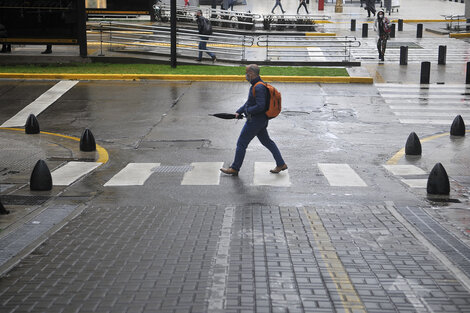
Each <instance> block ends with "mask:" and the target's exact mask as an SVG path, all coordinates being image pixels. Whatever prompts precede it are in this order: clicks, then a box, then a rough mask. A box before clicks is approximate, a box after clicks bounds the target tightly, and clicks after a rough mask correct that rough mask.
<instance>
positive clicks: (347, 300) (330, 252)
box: [304, 208, 366, 313]
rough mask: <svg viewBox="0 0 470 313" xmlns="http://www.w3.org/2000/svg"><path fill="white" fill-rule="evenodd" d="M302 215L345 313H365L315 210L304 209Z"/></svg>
mask: <svg viewBox="0 0 470 313" xmlns="http://www.w3.org/2000/svg"><path fill="white" fill-rule="evenodd" d="M304 213H305V215H306V216H307V218H308V221H309V224H310V229H311V230H312V233H313V238H314V240H315V243H316V245H317V247H318V250H319V251H320V254H321V257H322V259H323V262H324V263H325V266H326V269H327V270H328V274H329V275H330V278H331V280H332V281H333V283H334V284H335V287H336V291H337V292H338V295H339V296H340V299H341V304H342V305H343V308H344V310H345V311H346V312H364V313H365V312H366V308H365V306H364V304H363V303H362V301H361V298H359V295H358V294H357V292H356V289H355V288H354V285H353V284H352V282H351V280H350V279H349V275H348V273H347V272H346V269H345V268H344V266H343V263H342V262H341V260H340V258H339V257H338V254H337V253H336V250H335V247H334V246H333V244H332V242H331V240H330V237H329V236H328V232H327V230H326V229H325V227H324V226H323V223H322V221H321V219H320V217H319V216H318V214H317V212H316V211H315V209H313V208H312V209H309V210H308V211H307V209H306V208H304Z"/></svg>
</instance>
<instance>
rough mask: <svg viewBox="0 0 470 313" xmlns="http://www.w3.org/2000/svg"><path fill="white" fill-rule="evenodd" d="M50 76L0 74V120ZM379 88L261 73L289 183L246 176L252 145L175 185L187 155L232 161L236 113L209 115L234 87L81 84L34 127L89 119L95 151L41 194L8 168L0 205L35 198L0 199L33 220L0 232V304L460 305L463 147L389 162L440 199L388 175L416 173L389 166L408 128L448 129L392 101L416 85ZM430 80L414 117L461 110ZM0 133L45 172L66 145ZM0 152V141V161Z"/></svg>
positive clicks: (464, 281) (202, 307)
mask: <svg viewBox="0 0 470 313" xmlns="http://www.w3.org/2000/svg"><path fill="white" fill-rule="evenodd" d="M55 83H56V81H9V80H5V81H2V82H1V92H2V98H1V99H2V100H1V101H2V103H1V104H2V108H3V109H2V111H1V112H0V121H5V120H7V119H8V118H10V117H11V115H12V114H14V113H15V112H17V111H19V109H20V108H22V107H23V106H24V105H25V104H27V103H29V102H31V101H32V100H33V99H35V98H36V97H38V96H39V95H41V94H42V93H43V92H44V91H46V90H47V89H48V88H50V87H51V86H53V85H54V84H55ZM394 86H395V85H393V84H378V85H376V86H375V85H372V86H368V85H354V84H351V85H334V84H333V85H332V84H286V83H284V84H276V87H278V88H279V89H280V90H281V91H282V93H283V101H284V111H283V113H282V114H281V116H279V117H278V118H276V119H274V120H272V121H271V122H270V127H269V130H270V134H271V136H272V137H273V139H274V140H275V141H276V143H277V144H278V145H279V147H280V149H281V151H282V153H283V156H284V158H285V159H286V160H287V162H288V164H289V170H288V172H289V173H288V174H289V180H290V184H291V185H290V187H276V186H271V185H266V186H259V185H256V184H255V183H254V182H255V178H257V175H260V174H258V173H256V166H257V165H256V164H257V162H261V161H263V162H266V161H270V160H271V156H270V155H269V153H267V151H265V149H264V148H263V147H262V146H261V145H260V144H259V143H258V142H257V141H256V140H254V141H253V142H252V144H251V145H250V148H249V150H248V152H247V157H246V159H245V163H244V166H243V168H242V171H241V172H240V176H239V177H227V176H220V182H219V184H218V185H212V186H207V185H193V186H191V185H182V179H183V176H184V175H185V174H186V171H188V170H190V169H192V166H191V164H193V162H224V163H225V165H228V164H229V162H230V161H231V160H232V158H233V153H234V147H235V142H236V139H237V136H238V133H239V131H240V129H241V127H242V125H243V121H239V122H236V121H226V120H219V119H215V118H213V117H210V116H208V115H207V114H208V113H213V112H223V111H227V112H231V111H233V109H234V108H237V107H238V106H239V105H240V104H241V103H242V102H243V101H244V99H245V97H246V95H247V90H248V85H247V84H246V83H202V82H201V83H196V82H129V81H127V82H106V81H102V82H87V81H84V82H79V83H78V84H77V85H76V86H75V87H73V88H72V89H71V90H70V91H68V92H67V93H66V94H64V95H63V96H62V97H61V98H60V99H59V100H57V101H56V102H55V103H54V104H52V105H51V106H50V107H49V108H48V109H47V110H46V111H44V112H43V113H41V114H40V115H39V121H40V123H41V125H42V128H43V129H45V130H48V131H50V132H53V133H59V134H68V135H71V136H75V137H79V136H80V134H81V132H82V131H83V129H84V128H85V127H89V128H90V129H91V130H92V131H93V133H94V134H95V136H96V139H97V142H98V143H99V144H100V145H102V146H103V147H105V148H106V149H107V150H108V152H109V154H110V159H109V162H107V163H106V164H105V165H103V166H101V167H99V168H98V169H96V170H95V171H93V172H92V173H91V174H89V175H87V176H85V177H82V178H81V179H79V180H78V181H76V182H74V183H73V184H71V185H69V186H63V187H60V188H59V187H54V189H53V191H52V192H50V193H47V192H46V193H38V192H35V193H31V192H30V191H29V188H28V185H27V183H28V174H27V173H28V169H29V168H28V166H24V169H23V171H22V172H20V173H15V172H13V170H14V169H15V166H18V165H19V164H21V162H16V163H15V162H11V163H9V164H8V168H9V169H10V170H12V172H11V173H10V174H9V175H6V176H2V177H1V181H0V184H1V186H2V189H1V190H2V191H1V196H0V199H1V198H2V197H5V196H10V199H14V198H13V197H12V196H13V195H18V196H22V197H23V198H26V197H28V196H29V197H32V196H36V197H42V202H41V203H37V204H36V205H23V207H21V208H20V207H19V206H16V207H15V206H14V205H11V204H10V205H6V206H7V208H8V209H10V210H12V214H17V212H19V211H20V210H27V209H28V208H29V209H30V210H32V211H33V213H32V214H31V215H29V216H27V215H26V219H23V220H22V221H17V223H16V224H15V225H12V227H6V228H5V229H3V231H2V232H0V235H1V236H2V240H1V242H2V243H1V246H2V250H1V251H2V257H4V258H5V259H7V258H8V255H10V254H15V253H17V251H18V250H21V247H20V246H19V244H21V243H23V246H27V247H26V249H24V250H23V251H21V252H20V253H19V255H18V257H17V258H16V259H10V260H9V261H7V262H8V264H6V265H5V266H2V270H3V271H4V275H3V277H2V278H0V299H1V300H2V301H1V302H0V305H1V308H2V312H3V311H5V312H23V311H34V312H121V311H123V312H245V311H246V312H253V311H256V312H313V311H315V312H316V311H319V312H345V311H349V312H353V311H358V312H467V311H468V310H469V309H470V303H469V302H470V301H469V299H470V298H469V296H468V295H469V291H468V289H467V287H468V286H469V285H468V277H467V276H466V274H465V273H466V271H468V259H469V257H470V256H469V255H468V250H469V247H470V245H469V242H470V240H469V237H468V223H467V222H465V219H466V221H468V207H469V206H468V194H469V186H470V179H468V177H470V174H469V172H468V166H467V164H468V162H467V160H468V149H469V147H468V144H467V143H466V141H465V138H461V139H460V140H458V139H455V140H451V139H450V138H449V137H448V136H441V137H439V138H437V139H435V140H430V141H429V142H426V143H423V151H424V153H423V156H422V157H421V158H414V159H409V158H404V157H403V158H401V159H400V160H399V161H398V164H399V165H414V166H416V167H418V168H420V169H422V170H424V171H425V172H427V173H428V172H429V171H430V170H431V168H432V166H433V165H434V164H435V162H437V161H440V162H442V163H443V164H444V165H445V167H446V169H447V170H448V173H449V176H450V178H451V187H452V191H451V195H450V197H449V198H442V199H440V200H442V201H438V200H439V199H432V198H428V196H427V194H426V192H425V189H423V188H413V187H411V186H409V185H407V184H406V183H404V181H402V179H403V178H423V177H424V178H425V177H426V175H422V176H419V177H418V176H411V177H405V176H403V177H401V176H399V175H395V174H392V173H390V172H388V171H387V170H386V169H385V168H384V167H383V165H384V164H386V163H387V161H389V160H390V159H391V157H392V156H393V155H394V154H395V153H396V152H397V151H398V150H400V149H401V148H402V147H403V145H404V143H405V140H406V138H407V136H408V134H409V132H410V131H411V130H415V131H418V132H419V134H420V136H422V137H423V138H424V137H427V136H431V135H434V134H441V133H443V132H446V131H448V128H449V125H440V124H433V123H426V122H423V123H419V122H414V124H407V123H406V122H404V121H402V120H401V118H400V117H399V116H397V115H395V112H396V110H397V109H396V108H394V107H392V105H394V104H393V103H392V102H397V101H395V100H394V99H395V95H396V94H398V95H400V93H401V94H408V97H409V99H408V100H410V101H411V100H412V96H411V95H412V94H413V93H414V92H415V91H412V90H414V89H412V88H416V87H412V86H411V87H410V86H408V87H409V88H408V91H406V90H404V89H403V88H401V89H400V87H394ZM404 86H406V85H404ZM394 88H396V90H395V89H394ZM439 88H443V87H440V85H431V86H430V89H428V90H427V93H428V96H429V99H428V100H426V101H428V106H429V108H428V110H429V111H432V108H433V107H434V106H435V105H436V104H438V103H436V101H446V98H444V99H441V100H439V96H441V97H442V96H443V95H446V97H448V98H449V99H452V98H457V99H454V100H452V101H457V102H458V101H461V102H462V103H463V104H461V105H460V104H459V105H458V106H457V107H458V108H463V109H464V108H465V107H466V105H465V104H466V103H467V101H468V100H466V96H465V95H462V94H460V93H459V90H460V89H457V90H454V89H456V88H457V87H455V86H454V87H452V88H454V89H451V88H444V89H443V90H441V89H439ZM459 88H464V87H459ZM123 90H125V92H123ZM221 90H223V93H221V92H220V91H221ZM434 94H436V97H433V95H434ZM458 95H459V96H458ZM390 101H391V102H390ZM410 105H412V104H410ZM452 106H455V104H452ZM450 110H451V108H449V110H448V111H450ZM410 112H411V111H410ZM462 112H463V113H465V111H462ZM444 113H446V111H444ZM410 114H411V113H410ZM452 114H453V113H452ZM416 118H418V117H416ZM437 118H439V117H435V119H434V121H437ZM1 132H2V136H1V138H2V140H1V141H0V142H1V143H2V145H3V147H8V146H18V147H19V148H18V149H17V150H19V151H25V150H27V149H26V147H28V146H30V147H34V149H32V150H33V152H34V151H37V152H36V154H35V155H37V156H39V155H42V156H45V157H46V159H48V162H51V165H50V166H51V168H53V169H54V168H55V167H57V166H60V165H61V164H62V163H64V162H67V161H66V160H65V157H66V156H67V155H68V158H72V157H73V155H74V153H76V154H78V153H79V152H77V151H76V149H77V146H76V145H74V144H72V143H70V142H68V141H63V142H61V144H60V145H57V144H58V142H54V141H51V140H50V139H49V140H39V141H38V139H39V138H38V137H34V136H35V135H33V136H27V135H25V134H23V133H21V132H12V131H7V130H1ZM41 136H42V135H41ZM54 147H55V148H54ZM74 149H75V150H74ZM14 153H15V151H9V150H8V149H2V156H5V157H4V158H3V159H5V160H8V159H11V158H12V154H14ZM20 153H21V154H24V155H25V159H28V160H29V159H31V158H32V157H29V156H27V155H26V153H25V152H20ZM16 154H18V152H16ZM8 155H9V157H6V156H8ZM59 156H60V157H59ZM54 162H57V163H54ZM155 162H159V163H161V165H162V166H165V169H166V170H163V169H162V170H154V172H153V173H152V174H151V175H150V176H149V177H148V179H147V180H146V181H145V183H144V184H143V185H132V186H108V187H106V186H104V185H105V184H106V182H108V181H109V180H110V179H111V178H112V177H113V176H114V175H116V174H117V173H119V172H121V171H122V170H123V168H124V167H125V166H126V165H127V164H128V163H139V164H143V163H155ZM30 163H31V164H33V162H30ZM325 163H328V164H348V165H349V166H350V167H351V169H352V170H353V171H354V172H355V173H356V174H357V175H358V176H359V177H360V178H361V179H362V180H363V181H364V183H365V184H366V186H363V187H357V186H348V185H347V184H346V185H344V186H334V185H331V184H330V183H329V181H328V179H329V178H330V177H329V176H328V175H326V174H325V173H324V172H322V170H321V167H320V164H325ZM2 164H3V163H2ZM54 164H55V165H54ZM345 180H347V178H345ZM7 198H8V197H7ZM39 200H41V199H40V198H39ZM10 201H12V200H10ZM416 216H419V217H420V219H419V220H417V219H416ZM4 218H5V217H4V216H0V220H3V219H4ZM6 218H9V217H8V216H6ZM64 218H65V220H63V219H64ZM419 221H423V222H419ZM418 222H419V223H418ZM426 225H430V226H431V228H432V229H433V230H434V232H432V233H430V232H428V231H427V229H426V227H427V226H426ZM36 247H37V248H36ZM15 249H16V250H15ZM17 262H18V263H17ZM15 264H17V265H15ZM10 268H11V270H8V269H10ZM5 270H7V271H5ZM460 272H461V273H464V275H458V273H460ZM465 286H467V287H465Z"/></svg>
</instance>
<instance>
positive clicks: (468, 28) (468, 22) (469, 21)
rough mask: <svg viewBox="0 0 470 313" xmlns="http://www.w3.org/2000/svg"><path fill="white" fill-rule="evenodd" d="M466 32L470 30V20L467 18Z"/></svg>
mask: <svg viewBox="0 0 470 313" xmlns="http://www.w3.org/2000/svg"><path fill="white" fill-rule="evenodd" d="M465 30H470V18H467V26H465Z"/></svg>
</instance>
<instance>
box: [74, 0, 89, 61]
mask: <svg viewBox="0 0 470 313" xmlns="http://www.w3.org/2000/svg"><path fill="white" fill-rule="evenodd" d="M76 3H77V25H78V38H77V39H78V44H79V45H80V56H81V57H83V58H84V57H86V56H87V54H88V47H87V39H86V11H85V0H78V1H77V2H76Z"/></svg>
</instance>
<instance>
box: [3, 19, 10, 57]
mask: <svg viewBox="0 0 470 313" xmlns="http://www.w3.org/2000/svg"><path fill="white" fill-rule="evenodd" d="M0 38H8V32H7V29H6V28H5V25H3V24H0ZM0 52H1V53H10V52H11V44H10V43H3V44H2V50H1V51H0Z"/></svg>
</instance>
